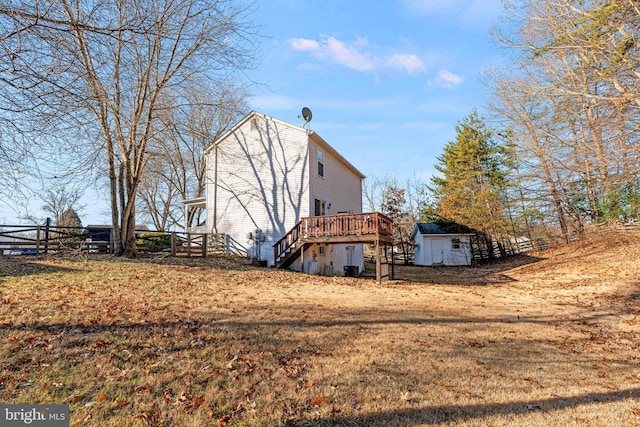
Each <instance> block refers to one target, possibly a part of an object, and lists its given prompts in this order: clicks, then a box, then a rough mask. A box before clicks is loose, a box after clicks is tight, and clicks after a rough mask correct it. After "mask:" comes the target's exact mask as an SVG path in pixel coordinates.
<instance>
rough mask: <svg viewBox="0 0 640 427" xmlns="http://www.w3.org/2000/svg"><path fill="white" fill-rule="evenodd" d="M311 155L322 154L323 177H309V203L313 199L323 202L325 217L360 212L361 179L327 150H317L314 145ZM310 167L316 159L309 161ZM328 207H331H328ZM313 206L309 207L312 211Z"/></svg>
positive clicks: (316, 146) (313, 175)
mask: <svg viewBox="0 0 640 427" xmlns="http://www.w3.org/2000/svg"><path fill="white" fill-rule="evenodd" d="M314 148H315V149H312V150H310V152H311V153H317V152H318V151H322V152H323V156H324V172H325V173H324V177H318V176H316V175H315V174H312V175H311V185H310V191H311V196H312V197H311V203H314V199H319V200H324V201H325V215H335V214H336V213H338V212H350V213H361V212H362V177H361V176H360V175H359V174H356V173H355V172H354V171H353V170H352V169H350V168H348V167H346V166H345V165H344V164H343V163H342V162H341V161H340V159H338V158H337V157H335V156H333V155H332V154H331V153H330V152H328V150H319V149H318V145H317V144H315V147H314ZM310 162H312V163H311V164H312V165H315V164H316V163H317V159H310ZM329 205H330V206H331V207H329ZM314 208H315V206H309V209H311V210H312V211H313V209H314Z"/></svg>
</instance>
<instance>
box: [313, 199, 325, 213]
mask: <svg viewBox="0 0 640 427" xmlns="http://www.w3.org/2000/svg"><path fill="white" fill-rule="evenodd" d="M324 205H325V202H324V200H321V199H315V209H314V213H313V214H314V215H315V216H323V215H324V214H325V210H324Z"/></svg>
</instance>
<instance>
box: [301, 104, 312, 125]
mask: <svg viewBox="0 0 640 427" xmlns="http://www.w3.org/2000/svg"><path fill="white" fill-rule="evenodd" d="M311 117H312V114H311V110H310V109H309V108H307V107H304V108H302V118H303V119H304V121H305V122H307V123H309V122H310V121H311Z"/></svg>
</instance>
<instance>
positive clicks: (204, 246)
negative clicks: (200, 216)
mask: <svg viewBox="0 0 640 427" xmlns="http://www.w3.org/2000/svg"><path fill="white" fill-rule="evenodd" d="M207 252H208V251H207V233H202V258H206V257H207Z"/></svg>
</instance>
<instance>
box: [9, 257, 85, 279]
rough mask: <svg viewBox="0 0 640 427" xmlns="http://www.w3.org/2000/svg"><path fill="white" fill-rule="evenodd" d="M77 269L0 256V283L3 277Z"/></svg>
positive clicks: (66, 271)
mask: <svg viewBox="0 0 640 427" xmlns="http://www.w3.org/2000/svg"><path fill="white" fill-rule="evenodd" d="M73 271H77V270H76V269H74V268H69V267H62V266H59V265H51V264H43V263H39V262H35V261H34V260H33V259H29V260H26V259H24V258H13V257H1V258H0V283H2V282H3V281H4V278H5V277H23V276H32V275H37V274H51V273H59V272H65V273H68V272H73Z"/></svg>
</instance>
